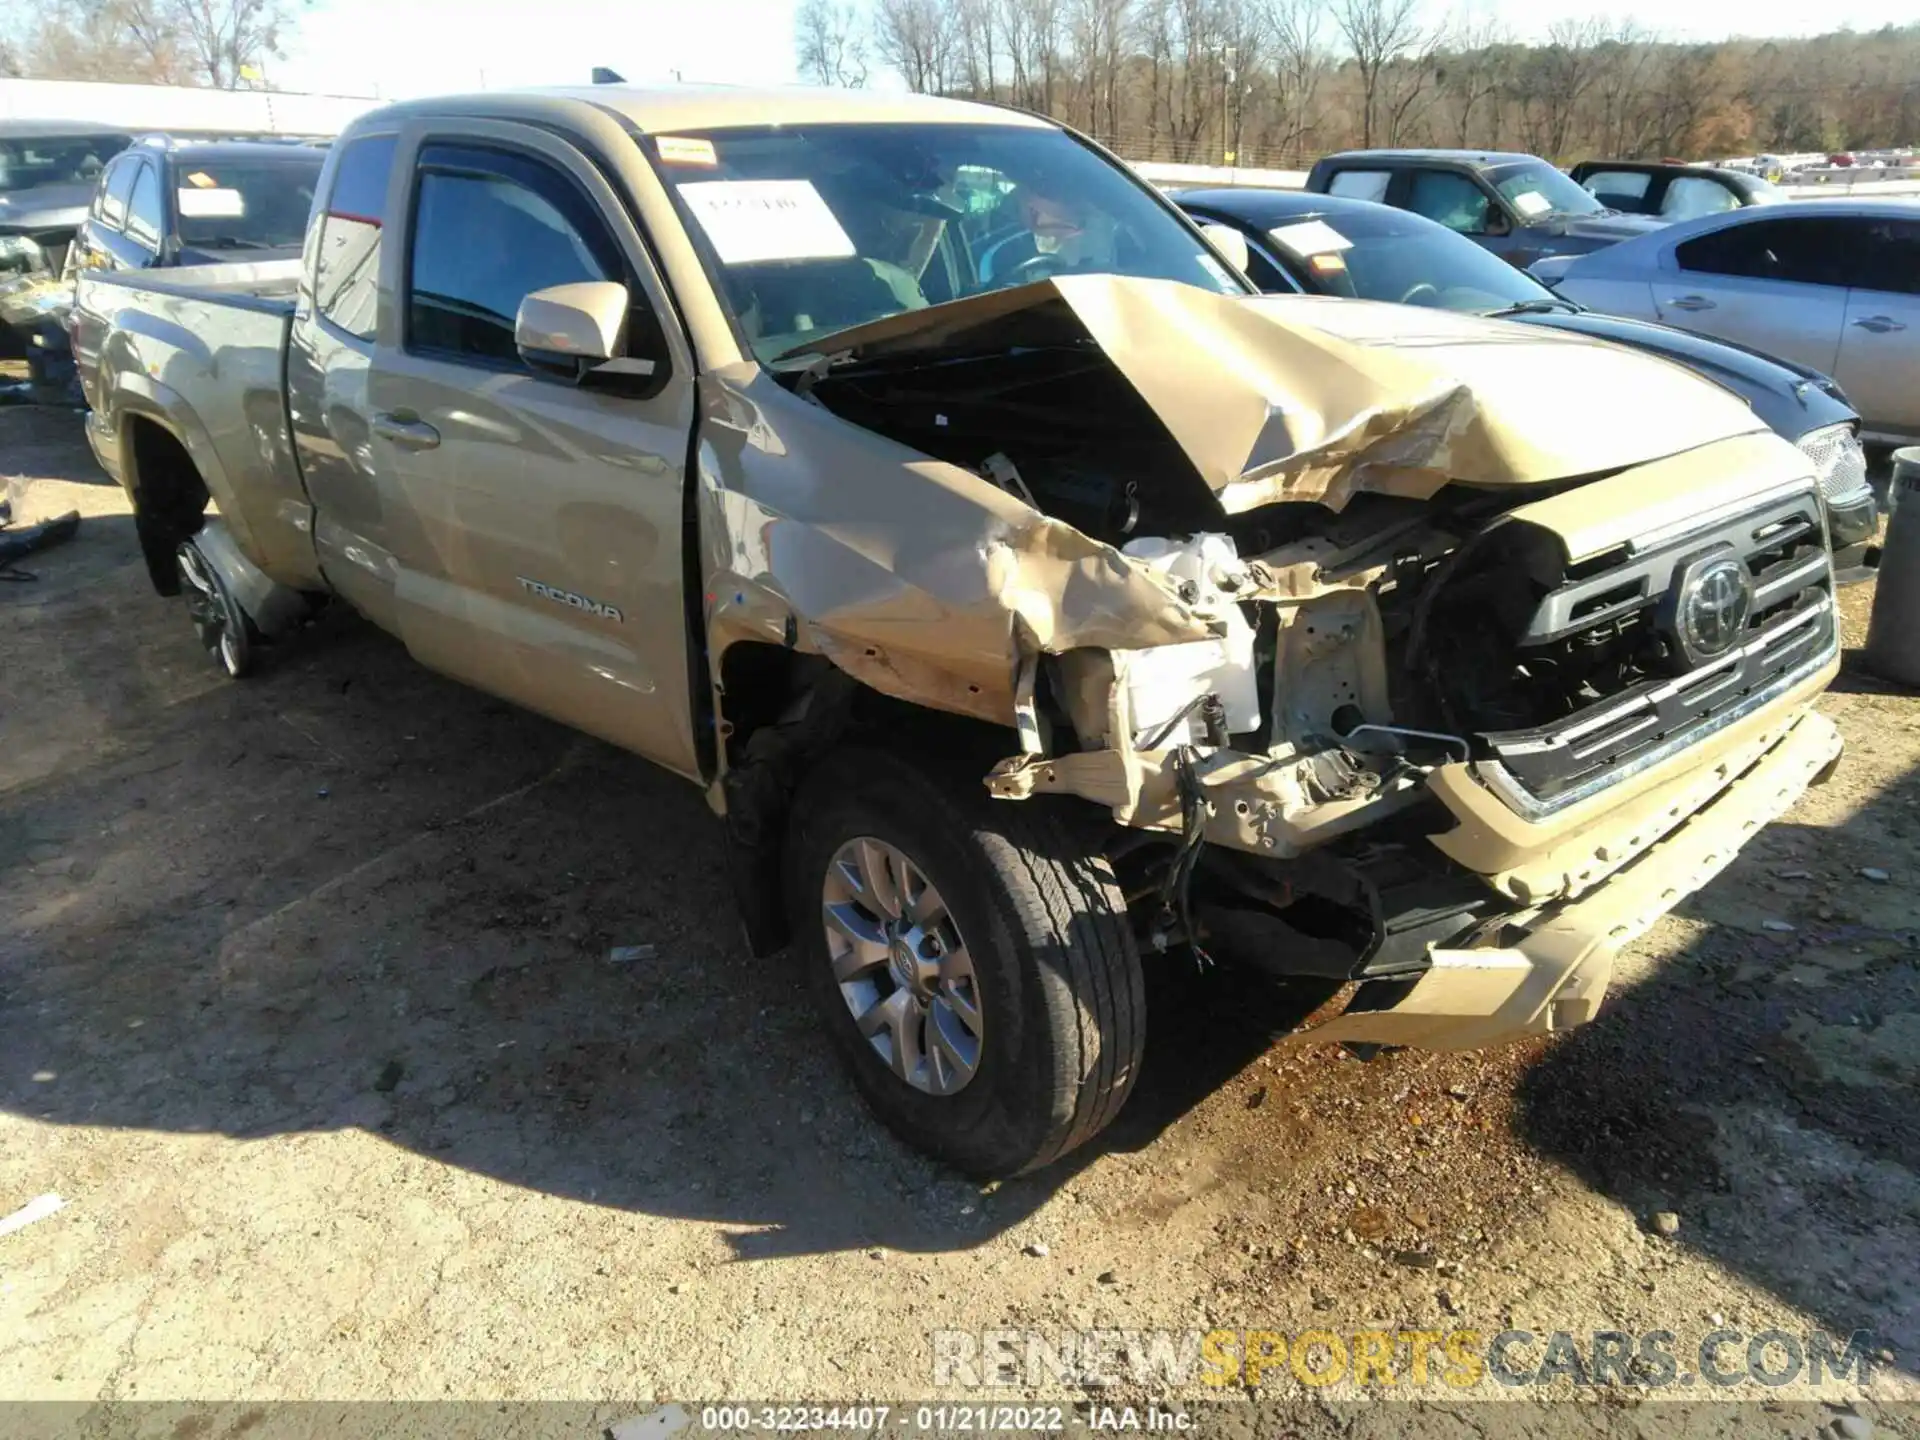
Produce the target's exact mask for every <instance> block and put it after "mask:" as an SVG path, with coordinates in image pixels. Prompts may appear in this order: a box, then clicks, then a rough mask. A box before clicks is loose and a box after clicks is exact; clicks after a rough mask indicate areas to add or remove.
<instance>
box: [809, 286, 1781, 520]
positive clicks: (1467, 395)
mask: <svg viewBox="0 0 1920 1440" xmlns="http://www.w3.org/2000/svg"><path fill="white" fill-rule="evenodd" d="M823 338H824V343H823V344H822V345H820V346H818V347H815V348H818V349H822V350H825V351H826V352H828V353H829V354H831V355H832V356H834V357H835V358H836V359H838V358H840V357H843V356H844V357H847V358H850V359H852V360H855V361H859V362H866V363H874V362H886V361H888V360H890V359H898V360H900V361H902V362H905V363H909V364H925V363H928V362H932V361H937V360H939V359H941V358H943V357H952V356H958V355H976V356H977V355H981V354H985V353H992V352H994V351H997V350H1012V349H1020V348H1024V347H1029V346H1046V345H1069V344H1075V343H1081V344H1084V343H1085V342H1086V341H1087V340H1091V341H1092V342H1093V343H1094V344H1096V345H1098V346H1099V348H1100V349H1101V351H1102V352H1103V353H1104V354H1105V355H1106V357H1107V358H1108V359H1109V360H1110V361H1111V362H1112V363H1113V365H1114V367H1115V368H1116V369H1117V370H1119V371H1120V373H1121V375H1122V376H1123V377H1124V378H1125V379H1126V380H1127V381H1128V383H1129V384H1130V385H1131V386H1132V387H1133V389H1134V390H1135V391H1136V392H1137V393H1138V394H1139V395H1140V397H1141V398H1142V399H1143V400H1144V401H1145V402H1146V403H1147V405H1148V406H1149V407H1150V408H1151V409H1152V411H1153V413H1154V415H1155V417H1156V418H1157V419H1158V420H1159V422H1160V423H1161V424H1162V425H1163V426H1165V428H1166V430H1167V432H1168V434H1169V435H1170V436H1171V437H1172V438H1173V439H1174V441H1175V442H1176V443H1177V444H1178V445H1179V447H1180V449H1181V451H1182V452H1183V453H1184V454H1185V455H1186V457H1187V459H1188V460H1189V461H1191V463H1192V465H1193V468H1194V470H1195V471H1196V472H1197V473H1198V474H1199V476H1200V478H1201V479H1202V480H1204V481H1205V482H1206V484H1207V486H1208V487H1209V488H1210V489H1211V490H1213V492H1214V493H1215V494H1216V495H1217V496H1218V497H1219V500H1220V503H1221V505H1222V507H1223V508H1224V509H1226V510H1227V511H1228V512H1229V513H1235V514H1237V513H1241V512H1244V511H1247V510H1252V509H1254V508H1256V507H1258V506H1261V505H1266V504H1271V503H1273V502H1275V501H1281V500H1318V501H1320V502H1322V503H1324V504H1326V505H1328V506H1330V507H1332V508H1334V509H1339V508H1340V507H1342V506H1344V505H1345V504H1346V502H1347V500H1348V499H1349V498H1351V496H1352V495H1353V494H1355V493H1358V492H1361V491H1374V492H1380V493H1386V494H1397V495H1404V496H1410V497H1414V498H1424V497H1426V496H1428V495H1431V494H1433V493H1434V492H1435V491H1436V490H1438V489H1439V488H1440V487H1441V486H1443V485H1446V484H1448V483H1449V482H1457V483H1462V484H1468V485H1480V486H1509V485H1536V484H1541V483H1545V482H1548V481H1554V480H1565V479H1572V478H1576V477H1579V476H1582V475H1593V474H1600V473H1605V472H1609V471H1614V470H1619V469H1623V468H1626V467H1628V466H1631V465H1638V464H1643V463H1645V462H1647V461H1650V460H1657V459H1660V458H1662V457H1664V456H1668V455H1675V454H1679V453H1680V452H1682V451H1686V450H1692V449H1696V448H1698V447H1699V446H1702V445H1706V444H1710V443H1711V442H1713V441H1716V440H1721V439H1725V438H1727V437H1729V436H1732V435H1740V434H1747V433H1750V432H1753V431H1755V430H1760V429H1764V428H1765V427H1764V424H1763V423H1762V422H1761V421H1760V420H1759V418H1758V417H1756V416H1755V415H1754V413H1753V412H1752V411H1751V410H1750V409H1748V408H1747V407H1746V406H1745V405H1744V404H1742V403H1741V402H1740V401H1739V400H1738V399H1736V398H1735V397H1734V396H1732V395H1730V394H1728V393H1727V392H1726V391H1724V390H1722V389H1720V388H1719V387H1718V386H1715V385H1711V384H1708V383H1707V382H1705V381H1703V380H1700V379H1698V378H1696V377H1694V376H1692V375H1689V374H1686V373H1685V372H1683V371H1681V370H1679V369H1677V368H1676V367H1675V366H1673V365H1670V364H1666V363H1663V362H1660V361H1657V360H1653V359H1649V358H1647V357H1645V356H1640V355H1635V354H1633V353H1632V352H1630V351H1627V350H1623V349H1621V348H1620V347H1618V346H1615V345H1608V344H1604V343H1597V342H1594V341H1590V340H1587V339H1585V338H1583V337H1580V336H1575V335H1566V334H1560V333H1555V332H1549V331H1542V330H1534V329H1528V328H1524V327H1521V326H1516V325H1506V324H1502V323H1500V322H1498V321H1490V320H1482V319H1479V318H1477V317H1473V316H1464V315H1456V314H1452V313H1449V312H1446V311H1439V310H1420V309H1414V308H1411V307H1408V306H1404V305H1385V304H1375V303H1371V302H1368V301H1363V300H1336V299H1325V298H1320V297H1312V296H1288V295H1268V296H1232V295H1218V294H1214V293H1211V292H1209V291H1205V290H1201V289H1198V288H1195V287H1193V286H1188V285H1181V284H1176V283H1174V282H1172V281H1166V280H1142V279H1132V278H1127V277H1121V276H1112V275H1087V276H1062V277H1059V278H1057V279H1052V280H1043V281H1040V282H1037V283H1035V284H1032V285H1024V286H1020V287H1017V288H1015V289H1009V290H998V291H992V292H990V293H988V294H985V295H979V296H975V297H972V298H970V299H966V300H959V301H954V302H951V303H949V304H945V305H937V306H932V307H929V308H927V309H924V310H913V311H908V312H905V313H903V314H899V315H894V316H891V317H889V318H887V319H885V320H880V321H875V322H874V323H872V324H869V325H863V326H859V327H856V328H854V329H851V330H844V331H840V332H838V333H836V334H834V335H832V336H829V337H823Z"/></svg>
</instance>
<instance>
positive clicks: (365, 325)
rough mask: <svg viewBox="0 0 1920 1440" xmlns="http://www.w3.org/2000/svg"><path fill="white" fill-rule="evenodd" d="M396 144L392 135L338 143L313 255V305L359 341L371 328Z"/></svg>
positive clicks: (376, 300)
mask: <svg viewBox="0 0 1920 1440" xmlns="http://www.w3.org/2000/svg"><path fill="white" fill-rule="evenodd" d="M395 144H396V140H395V137H394V136H392V135H368V136H365V137H363V138H361V139H358V140H350V141H348V142H347V143H346V144H345V145H344V146H342V147H341V150H340V158H339V161H338V162H337V163H336V164H335V166H334V171H333V190H332V192H331V193H330V194H329V196H328V197H327V212H326V217H325V219H324V220H323V221H322V222H321V228H320V236H319V242H318V247H317V249H316V251H315V253H314V257H313V272H314V285H313V291H314V295H313V301H314V304H315V305H316V306H317V307H319V310H320V313H321V314H322V315H324V316H325V317H326V318H327V321H328V322H329V323H330V324H333V325H337V326H338V327H339V328H340V329H342V330H344V331H346V332H347V334H349V335H352V336H355V337H357V338H358V339H361V340H371V339H372V338H373V333H374V322H375V312H376V309H377V307H378V302H379V286H380V230H381V226H382V224H383V222H384V219H385V216H386V210H387V179H388V177H389V176H390V175H392V173H393V154H394V148H395Z"/></svg>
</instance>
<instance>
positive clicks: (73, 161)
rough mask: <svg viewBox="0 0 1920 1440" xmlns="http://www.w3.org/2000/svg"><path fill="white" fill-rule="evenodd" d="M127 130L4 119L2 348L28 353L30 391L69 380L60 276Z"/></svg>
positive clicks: (52, 390)
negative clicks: (62, 322)
mask: <svg viewBox="0 0 1920 1440" xmlns="http://www.w3.org/2000/svg"><path fill="white" fill-rule="evenodd" d="M132 142H133V137H132V136H131V135H129V134H127V133H126V132H125V131H124V130H115V129H111V128H108V127H103V126H95V125H86V124H79V123H76V122H74V121H71V120H0V354H12V355H22V356H25V357H26V361H27V370H28V379H27V388H28V391H29V392H30V393H31V394H32V395H33V396H34V397H35V398H38V399H51V398H57V397H58V396H59V395H61V394H63V393H66V392H67V391H68V390H69V389H70V387H71V381H72V365H71V363H70V361H69V359H68V356H67V349H66V342H65V336H64V332H63V329H62V326H61V323H60V322H61V320H62V319H63V317H64V315H65V302H64V299H63V295H64V292H62V291H61V290H60V289H59V287H58V285H57V283H56V282H57V277H58V276H59V275H60V273H61V271H62V268H63V267H64V266H65V264H66V260H67V247H68V244H69V242H71V241H72V239H73V234H74V231H75V230H76V229H77V228H78V227H79V225H80V222H81V220H82V219H84V218H85V216H86V213H87V204H88V202H89V201H90V200H91V199H92V198H93V192H94V186H95V185H96V184H97V183H98V182H99V179H100V175H101V172H102V171H104V170H105V169H106V168H107V164H108V162H109V161H111V160H112V159H113V157H114V156H115V155H117V154H118V153H119V152H120V151H122V150H124V149H126V147H127V146H128V145H130V144H131V143H132Z"/></svg>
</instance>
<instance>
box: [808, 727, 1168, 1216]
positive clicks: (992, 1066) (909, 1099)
mask: <svg viewBox="0 0 1920 1440" xmlns="http://www.w3.org/2000/svg"><path fill="white" fill-rule="evenodd" d="M1082 813H1083V812H1081V811H1080V810H1078V809H1077V808H1076V807H1075V806H1074V805H1073V803H1072V802H1068V801H1060V800H1055V799H1051V798H1048V797H1040V798H1036V799H1032V800H1023V801H996V800H993V799H990V798H989V797H988V796H987V794H986V792H985V789H984V787H982V786H980V785H979V783H978V781H975V782H974V784H973V786H972V787H971V788H969V787H967V786H966V785H965V784H964V782H957V783H949V782H945V781H943V780H940V779H937V778H935V777H933V776H930V775H929V774H928V773H927V772H926V771H925V770H924V769H922V768H920V767H918V766H916V765H914V764H911V763H909V762H907V761H906V760H903V759H901V758H900V757H898V756H896V755H894V754H891V753H889V752H887V751H884V750H879V749H866V748H860V749H847V750H841V751H837V752H835V753H834V754H832V755H830V756H828V757H827V759H826V760H825V761H824V762H822V764H821V765H820V766H819V767H818V768H817V769H816V770H815V771H814V772H813V773H812V774H811V775H810V776H808V778H807V780H806V782H805V783H804V784H803V785H802V786H801V789H800V793H799V795H798V796H797V797H796V799H795V802H794V806H793V811H792V814H793V816H794V819H793V822H792V830H791V834H790V838H789V844H788V850H787V855H788V866H787V876H788V879H787V895H788V904H789V911H790V915H791V918H792V923H793V927H794V928H793V934H794V937H795V948H796V950H797V951H798V954H799V958H800V960H801V963H802V965H803V967H804V969H805V972H806V975H805V978H806V984H807V987H808V990H809V992H810V994H811V995H812V997H813V1000H814V1002H815V1004H816V1006H817V1008H818V1010H819V1012H820V1016H821V1019H822V1021H823V1022H824V1023H825V1025H826V1027H827V1030H828V1033H829V1034H830V1035H831V1036H832V1037H833V1041H834V1045H835V1048H836V1049H837V1050H838V1051H839V1053H840V1056H841V1059H842V1061H843V1062H844V1063H845V1065H846V1066H847V1068H848V1071H849V1073H850V1074H851V1076H852V1078H853V1081H854V1083H855V1085H856V1086H858V1088H859V1090H860V1093H861V1095H862V1096H863V1097H864V1098H865V1100H866V1102H867V1104H868V1105H869V1106H870V1107H871V1108H872V1110H873V1111H874V1113H875V1114H876V1115H877V1116H879V1118H880V1119H881V1120H882V1121H883V1122H885V1124H886V1125H887V1126H888V1128H890V1129H891V1130H893V1131H894V1133H895V1134H897V1135H899V1136H900V1138H901V1139H903V1140H905V1141H906V1142H907V1143H908V1144H909V1145H912V1146H914V1147H915V1148H916V1149H919V1150H923V1151H925V1152H926V1153H928V1154H930V1155H932V1156H934V1157H936V1158H938V1159H940V1160H944V1161H946V1162H947V1163H948V1164H951V1165H953V1166H955V1167H957V1168H959V1169H961V1170H964V1171H966V1172H968V1173H969V1174H973V1175H978V1176H982V1177H989V1178H994V1177H1003V1176H1010V1175H1017V1174H1021V1173H1023V1172H1025V1171H1029V1170H1034V1169H1037V1168H1039V1167H1040V1166H1043V1165H1046V1164H1048V1163H1050V1162H1051V1161H1053V1160H1056V1159H1058V1158H1059V1157H1060V1156H1062V1155H1064V1154H1066V1153H1067V1152H1068V1151H1069V1150H1072V1149H1074V1148H1075V1147H1076V1146H1079V1145H1082V1144H1085V1143H1086V1142H1087V1141H1088V1140H1090V1139H1092V1138H1093V1137H1094V1136H1095V1135H1097V1134H1099V1133H1100V1131H1101V1130H1103V1129H1104V1128H1106V1126H1107V1125H1108V1124H1109V1123H1110V1122H1111V1121H1112V1120H1113V1119H1114V1117H1115V1116H1116V1115H1118V1114H1119V1113H1120V1109H1121V1106H1122V1105H1123V1104H1124V1103H1125V1101H1126V1098H1127V1095H1128V1093H1129V1092H1130V1091H1131V1089H1132V1087H1133V1082H1134V1078H1135V1076H1136V1075H1137V1074H1138V1072H1139V1068H1140V1059H1141V1053H1142V1050H1143V1048H1144V1044H1145V1039H1146V1024H1145V1021H1146V1013H1145V1012H1146V1001H1145V995H1144V990H1143V984H1142V977H1141V971H1140V957H1139V954H1138V952H1137V951H1136V949H1135V947H1134V944H1133V937H1132V934H1131V932H1130V931H1129V929H1128V926H1127V922H1126V912H1125V905H1124V902H1123V901H1122V899H1121V896H1120V892H1119V889H1118V887H1117V886H1116V884H1115V882H1114V878H1113V872H1112V870H1111V869H1110V868H1109V867H1108V865H1107V862H1106V860H1105V859H1104V857H1102V856H1101V855H1100V854H1099V853H1098V851H1097V850H1096V849H1095V841H1094V838H1093V836H1092V835H1091V834H1090V833H1089V829H1090V827H1088V826H1086V825H1083V824H1081V823H1078V822H1079V821H1080V819H1081V816H1082ZM865 842H872V843H865ZM861 857H864V859H865V864H866V868H867V870H868V871H870V872H871V875H870V877H869V878H872V879H874V881H875V883H873V884H871V885H864V886H863V881H862V875H863V869H862V858H861ZM916 896H917V897H919V899H920V900H923V901H925V902H926V903H925V904H924V905H917V904H916V903H914V897H916ZM863 897H864V898H863ZM929 897H930V898H929ZM830 904H831V905H832V906H833V907H835V912H836V916H837V918H836V920H835V922H834V926H833V928H832V929H831V931H830V929H829V921H828V912H829V905H830ZM848 907H851V908H848ZM916 912H918V920H916V918H915V916H916ZM922 921H924V922H925V923H924V925H923V924H921V923H920V922H922ZM849 926H851V927H852V928H851V929H849ZM856 931H857V932H858V934H859V936H862V937H865V938H863V939H856V937H855V934H854V932H856ZM916 955H921V956H922V960H921V962H920V969H919V970H918V971H916V969H915V956H916ZM836 957H837V958H838V960H839V961H840V970H839V974H838V975H836ZM961 962H964V963H961ZM950 972H952V973H950ZM955 975H958V976H960V977H962V978H957V979H956V978H954V977H955ZM916 1006H917V1007H918V1011H917V1013H918V1015H919V1017H920V1018H919V1019H918V1021H917V1022H916V1021H915V1020H913V1019H912V1018H911V1017H912V1015H913V1013H914V1012H915V1007H916ZM943 1007H944V1008H943ZM903 1016H905V1017H906V1018H904V1019H903V1018H902V1017H903ZM861 1017H864V1018H865V1019H866V1020H867V1025H866V1027H865V1028H864V1029H863V1027H862V1025H861V1023H860V1018H861ZM969 1017H970V1018H969ZM916 1024H917V1025H918V1026H919V1027H920V1028H918V1029H916V1028H914V1027H915V1025H916ZM936 1027H937V1028H938V1029H939V1030H940V1031H941V1033H936ZM902 1037H904V1040H905V1043H904V1044H902ZM902 1057H904V1059H905V1063H904V1064H902V1063H896V1062H899V1061H900V1060H901V1059H902ZM969 1061H970V1062H971V1068H969Z"/></svg>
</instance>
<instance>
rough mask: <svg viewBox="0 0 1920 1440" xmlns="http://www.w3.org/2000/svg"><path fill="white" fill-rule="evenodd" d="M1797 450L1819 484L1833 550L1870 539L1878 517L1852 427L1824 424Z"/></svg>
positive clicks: (1802, 440)
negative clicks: (1805, 460)
mask: <svg viewBox="0 0 1920 1440" xmlns="http://www.w3.org/2000/svg"><path fill="white" fill-rule="evenodd" d="M1800 451H1801V453H1802V454H1803V455H1805V456H1806V457H1807V459H1809V460H1811V461H1812V462H1813V473H1814V474H1815V476H1817V477H1818V479H1819V481H1820V498H1821V499H1822V500H1823V501H1825V502H1826V507H1827V534H1828V538H1829V539H1830V540H1831V542H1832V544H1833V548H1834V549H1835V550H1836V551H1838V550H1845V549H1847V548H1848V547H1850V546H1853V545H1857V544H1859V543H1861V542H1862V541H1864V540H1866V539H1868V538H1869V537H1870V536H1872V534H1873V532H1874V528H1875V526H1877V525H1878V524H1879V521H1880V515H1879V511H1878V510H1877V508H1876V507H1875V505H1874V503H1873V490H1872V488H1871V487H1870V486H1869V485H1868V484H1867V452H1866V451H1865V450H1863V449H1862V448H1861V447H1860V437H1859V435H1858V434H1856V433H1855V432H1854V427H1853V426H1851V425H1844V424H1843V425H1827V426H1824V427H1823V428H1821V429H1819V430H1812V431H1809V432H1808V433H1807V434H1805V435H1802V436H1801V437H1800Z"/></svg>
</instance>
